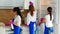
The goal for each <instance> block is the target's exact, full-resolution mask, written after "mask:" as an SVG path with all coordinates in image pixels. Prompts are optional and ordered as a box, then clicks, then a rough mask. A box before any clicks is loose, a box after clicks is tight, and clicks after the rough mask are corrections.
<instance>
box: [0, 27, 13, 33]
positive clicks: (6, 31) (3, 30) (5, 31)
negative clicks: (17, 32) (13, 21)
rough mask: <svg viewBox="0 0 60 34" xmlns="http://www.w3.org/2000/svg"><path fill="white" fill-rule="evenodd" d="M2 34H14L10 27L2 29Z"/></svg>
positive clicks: (0, 28) (0, 31) (0, 30)
mask: <svg viewBox="0 0 60 34" xmlns="http://www.w3.org/2000/svg"><path fill="white" fill-rule="evenodd" d="M0 34H13V31H11V29H10V27H0Z"/></svg>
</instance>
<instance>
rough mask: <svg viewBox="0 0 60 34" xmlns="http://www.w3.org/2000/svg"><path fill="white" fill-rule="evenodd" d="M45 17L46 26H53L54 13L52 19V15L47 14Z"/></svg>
mask: <svg viewBox="0 0 60 34" xmlns="http://www.w3.org/2000/svg"><path fill="white" fill-rule="evenodd" d="M45 19H46V27H53V23H52V22H53V15H52V20H50V15H49V14H48V15H46V16H45Z"/></svg>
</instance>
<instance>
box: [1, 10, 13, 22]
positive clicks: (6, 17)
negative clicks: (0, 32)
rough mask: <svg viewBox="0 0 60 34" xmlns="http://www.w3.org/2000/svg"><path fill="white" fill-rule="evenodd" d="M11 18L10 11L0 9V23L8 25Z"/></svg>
mask: <svg viewBox="0 0 60 34" xmlns="http://www.w3.org/2000/svg"><path fill="white" fill-rule="evenodd" d="M12 16H13V14H12V10H11V9H0V22H3V23H8V21H9V20H10V19H11V18H12Z"/></svg>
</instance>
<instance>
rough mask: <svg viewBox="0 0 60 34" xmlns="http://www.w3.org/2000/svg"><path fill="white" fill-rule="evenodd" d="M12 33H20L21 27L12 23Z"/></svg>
mask: <svg viewBox="0 0 60 34" xmlns="http://www.w3.org/2000/svg"><path fill="white" fill-rule="evenodd" d="M14 34H21V28H20V27H19V26H16V25H14Z"/></svg>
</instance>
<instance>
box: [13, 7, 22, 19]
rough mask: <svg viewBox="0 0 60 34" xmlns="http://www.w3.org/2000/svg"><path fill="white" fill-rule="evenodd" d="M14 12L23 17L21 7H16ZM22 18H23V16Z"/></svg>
mask: <svg viewBox="0 0 60 34" xmlns="http://www.w3.org/2000/svg"><path fill="white" fill-rule="evenodd" d="M13 12H17V15H19V16H21V11H20V9H19V7H14V8H13ZM21 18H22V16H21Z"/></svg>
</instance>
